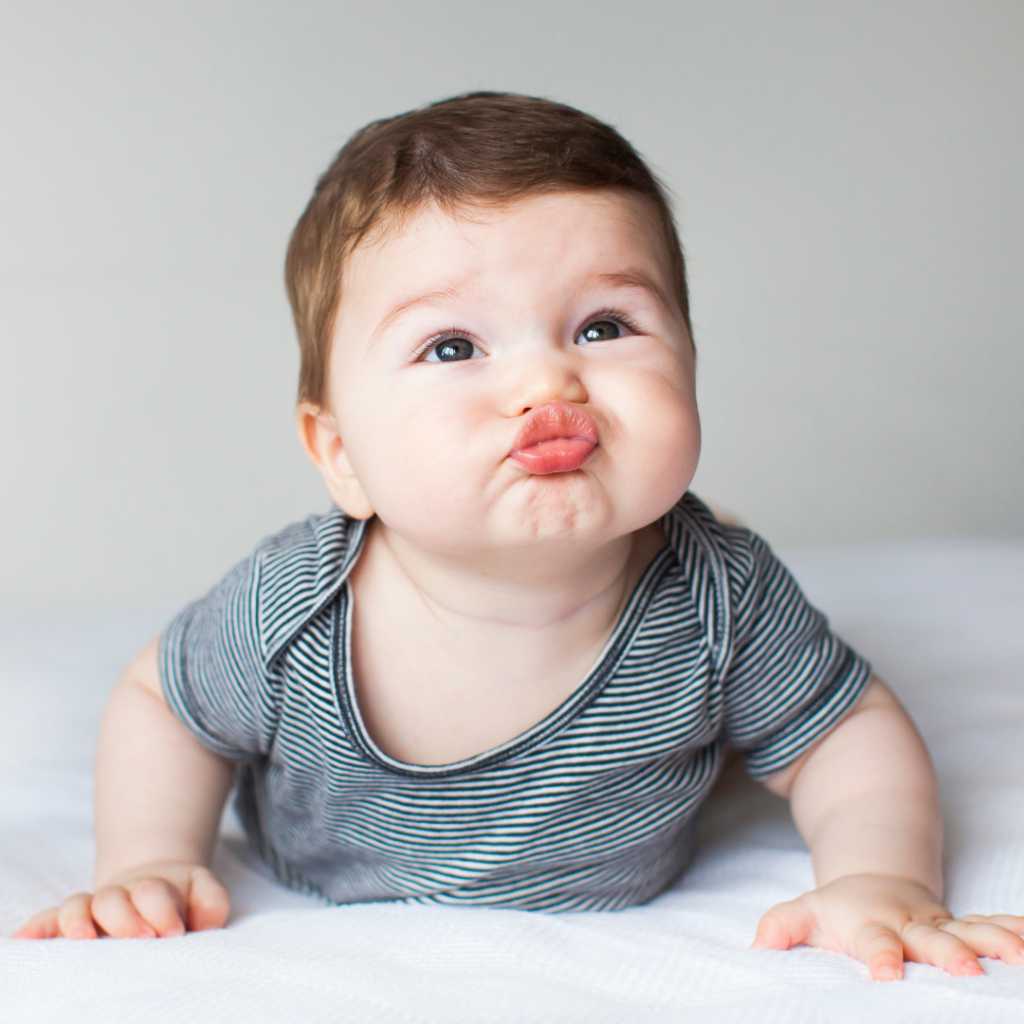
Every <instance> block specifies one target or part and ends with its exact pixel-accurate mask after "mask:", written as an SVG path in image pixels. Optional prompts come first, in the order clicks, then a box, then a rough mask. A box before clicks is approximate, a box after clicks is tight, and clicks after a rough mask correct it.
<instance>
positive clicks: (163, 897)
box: [129, 878, 185, 938]
mask: <svg viewBox="0 0 1024 1024" xmlns="http://www.w3.org/2000/svg"><path fill="white" fill-rule="evenodd" d="M129 894H130V896H131V901H132V903H133V904H134V906H135V909H136V910H137V911H138V912H139V914H140V916H141V917H142V918H143V920H144V921H146V922H147V923H148V924H149V925H150V926H151V927H152V928H153V931H155V932H156V934H157V935H159V936H160V937H161V938H172V937H175V936H178V935H184V934H185V922H184V920H183V919H182V914H183V911H184V909H185V907H184V903H185V901H184V900H183V899H182V898H181V893H179V892H178V890H177V889H175V888H174V886H173V885H171V884H170V883H169V882H166V881H164V879H162V878H143V879H142V880H141V881H139V882H135V883H134V884H133V885H132V886H131V888H130V889H129Z"/></svg>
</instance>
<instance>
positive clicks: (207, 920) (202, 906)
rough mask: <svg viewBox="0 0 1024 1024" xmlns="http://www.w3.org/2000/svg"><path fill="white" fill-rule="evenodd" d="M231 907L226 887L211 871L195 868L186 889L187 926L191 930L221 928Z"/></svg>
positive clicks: (199, 930)
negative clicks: (190, 882)
mask: <svg viewBox="0 0 1024 1024" xmlns="http://www.w3.org/2000/svg"><path fill="white" fill-rule="evenodd" d="M230 909H231V898H230V897H229V896H228V891H227V889H225V888H224V886H223V885H221V883H220V880H219V879H218V878H217V876H216V875H215V874H214V873H213V872H212V871H207V870H206V869H205V868H197V869H196V870H195V871H194V872H193V873H192V884H191V885H190V886H189V891H188V926H189V929H190V930H191V931H194V932H201V931H205V930H206V929H207V928H223V927H224V922H225V921H226V920H227V919H228V911H229V910H230Z"/></svg>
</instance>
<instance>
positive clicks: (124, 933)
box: [92, 885, 156, 939]
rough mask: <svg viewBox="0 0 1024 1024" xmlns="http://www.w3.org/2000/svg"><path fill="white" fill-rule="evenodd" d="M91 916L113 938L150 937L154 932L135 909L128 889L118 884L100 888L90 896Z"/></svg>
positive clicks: (153, 935) (154, 935)
mask: <svg viewBox="0 0 1024 1024" xmlns="http://www.w3.org/2000/svg"><path fill="white" fill-rule="evenodd" d="M92 916H93V919H94V920H95V921H96V923H97V924H98V925H99V926H100V927H101V928H102V929H103V930H104V931H105V932H106V933H107V934H108V935H113V936H114V938H115V939H152V938H155V937H156V932H155V931H154V930H153V928H152V927H151V926H150V925H149V923H148V922H147V921H145V920H144V919H143V918H142V915H141V914H140V913H139V912H138V911H137V910H136V909H135V906H134V904H133V903H132V901H131V899H130V897H129V896H128V890H127V889H124V888H122V887H121V886H120V885H112V886H110V887H109V888H107V889H100V891H99V892H98V893H96V895H95V896H93V898H92Z"/></svg>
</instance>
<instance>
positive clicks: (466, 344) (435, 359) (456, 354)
mask: <svg viewBox="0 0 1024 1024" xmlns="http://www.w3.org/2000/svg"><path fill="white" fill-rule="evenodd" d="M476 352H477V347H476V345H474V344H473V342H471V341H470V340H469V339H468V338H445V339H444V341H439V342H438V343H437V344H436V345H435V346H434V347H433V348H432V349H430V351H429V352H427V354H426V355H425V356H424V357H423V361H424V362H425V363H457V362H459V361H460V360H462V359H472V358H473V355H474V354H475V353H476Z"/></svg>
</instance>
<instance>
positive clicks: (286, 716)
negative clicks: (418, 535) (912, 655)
mask: <svg viewBox="0 0 1024 1024" xmlns="http://www.w3.org/2000/svg"><path fill="white" fill-rule="evenodd" d="M660 525H661V528H662V530H663V532H664V534H665V537H666V538H667V542H668V543H667V544H666V546H665V547H664V548H662V550H661V551H660V552H659V553H658V554H657V555H656V556H655V558H654V560H653V561H652V562H651V564H650V565H649V566H648V568H647V570H646V572H645V573H644V575H643V578H642V579H641V580H640V582H639V584H638V585H637V587H636V590H635V591H634V593H633V595H632V597H631V598H630V600H629V603H628V605H627V606H626V608H625V610H624V612H623V613H622V617H621V619H620V621H619V623H618V624H617V626H616V628H615V630H614V632H613V633H612V635H611V637H610V638H609V640H608V642H607V644H606V645H605V648H604V650H603V651H602V653H601V655H600V656H599V658H598V659H597V662H596V664H595V665H594V666H593V668H592V669H591V670H590V672H589V674H588V675H587V676H586V678H585V679H584V680H583V682H582V683H581V685H580V686H579V687H578V689H577V690H576V691H575V692H574V693H573V694H572V695H571V696H570V697H569V698H568V699H567V700H566V701H565V702H564V703H563V704H562V705H561V706H560V707H558V708H557V709H556V710H555V711H553V712H552V713H551V714H550V715H548V716H547V717H546V718H544V719H543V720H542V721H540V722H538V723H537V724H536V725H534V726H533V727H532V728H530V729H528V730H527V731H526V732H524V733H522V734H521V735H519V736H517V737H516V738H514V739H512V740H510V741H509V742H507V743H504V744H502V745H501V746H499V747H497V748H495V749H492V750H489V751H486V752H485V753H482V754H479V755H477V756H475V757H471V758H468V759H466V760H464V761H459V762H457V763H454V764H447V765H440V766H421V765H413V764H406V763H403V762H400V761H396V760H395V759H393V758H391V757H389V756H388V755H387V754H385V753H384V752H383V751H381V750H380V749H379V748H378V747H377V745H376V744H375V743H374V741H373V739H372V738H371V737H370V735H369V734H368V733H367V730H366V728H365V726H364V724H363V722H362V719H361V717H360V713H359V708H358V706H357V703H356V698H355V689H354V687H353V683H352V671H351V658H350V640H351V623H352V593H351V589H350V588H349V586H348V584H347V583H346V579H347V576H348V573H349V571H350V570H351V568H352V566H353V565H354V564H355V561H356V559H357V558H358V556H359V550H360V545H361V542H362V538H363V534H364V529H365V523H363V522H360V521H357V520H352V519H349V518H348V517H346V516H345V515H344V514H343V513H341V512H339V511H337V510H334V511H332V512H329V513H328V514H326V515H324V516H313V517H311V518H310V519H308V520H306V521H305V522H304V523H300V524H297V525H295V526H292V527H290V528H288V529H287V530H284V531H283V532H282V533H280V534H277V535H276V536H274V537H270V538H268V539H267V540H265V541H263V542H262V543H261V544H260V545H259V547H258V548H257V549H256V551H255V552H254V554H253V555H252V557H250V558H249V559H248V560H247V561H245V562H243V563H242V564H241V565H239V566H237V567H236V568H235V569H234V570H233V571H232V572H231V573H230V574H229V575H228V576H227V577H226V578H225V579H224V580H223V582H222V583H220V584H219V585H218V586H217V587H216V588H215V589H214V590H213V591H212V592H211V593H210V594H209V595H208V596H207V597H205V598H203V599H202V600H201V601H198V602H196V603H194V604H192V605H190V606H189V607H187V608H186V609H185V610H184V611H182V612H181V613H180V614H179V615H178V617H177V618H176V619H175V620H174V621H173V622H172V623H171V625H170V626H169V627H168V629H167V631H166V633H165V634H164V636H163V639H162V641H161V646H160V670H161V677H162V682H163V687H164V692H165V694H166V697H167V700H168V703H169V705H170V707H171V709H172V710H173V711H174V713H175V714H176V715H177V717H178V718H179V719H180V720H181V721H182V722H183V723H184V725H185V726H186V728H187V729H188V730H189V731H190V732H191V733H192V735H193V736H195V738H196V739H197V740H198V741H199V742H200V743H202V744H203V745H204V746H205V747H207V748H209V749H210V750H212V751H214V752H215V753H217V754H219V755H221V756H223V757H226V758H230V759H232V760H234V761H236V762H238V764H239V774H238V791H237V799H236V803H237V807H238V810H239V813H240V816H241V819H242V821H243V823H244V825H245V827H246V830H247V832H248V834H249V837H250V840H251V842H252V843H253V845H254V847H255V848H256V850H257V851H258V852H259V853H260V855H261V856H262V857H263V858H264V859H265V860H266V861H267V862H268V863H269V864H270V865H271V866H272V867H273V868H274V870H275V871H276V872H277V874H278V875H279V877H280V878H281V879H282V880H283V881H284V882H285V883H286V884H288V885H290V886H293V887H295V888H297V889H301V890H304V891H307V892H311V893H316V894H319V895H321V896H323V897H324V898H326V899H327V900H330V901H332V902H335V903H349V902H356V901H365V900H395V899H401V900H408V901H413V902H421V903H450V904H478V905H490V906H502V907H518V908H524V909H537V910H587V909H615V908H621V907H627V906H632V905H635V904H638V903H643V902H644V901H646V900H649V899H651V898H652V897H653V896H655V895H656V894H658V893H659V892H661V891H662V890H664V889H665V888H666V887H667V886H668V885H670V884H671V883H672V882H673V880H674V879H676V878H677V877H678V876H679V874H680V872H681V871H682V870H683V869H684V868H685V867H686V864H687V862H688V860H689V858H690V856H691V854H692V849H693V843H694V833H695V827H696V813H697V808H698V807H699V805H700V803H701V801H702V800H703V799H704V798H705V796H706V795H707V793H708V791H709V789H710V788H711V785H712V783H713V781H714V778H715V775H716V772H717V770H718V768H719V767H720V765H721V762H722V756H723V746H724V745H725V744H729V745H731V746H733V747H737V748H739V749H740V750H741V751H743V753H744V755H745V757H746V762H747V766H748V769H749V771H750V773H751V774H752V775H753V776H754V777H755V778H763V777H764V776H767V775H770V774H771V773H773V772H775V771H778V770H779V769H781V768H784V767H785V766H786V765H788V764H790V763H791V762H793V761H794V760H795V759H796V758H797V757H799V756H800V754H801V753H803V752H804V751H805V750H806V749H807V748H808V747H809V746H810V745H811V744H813V743H814V742H815V741H816V740H817V739H819V738H820V737H821V736H822V735H823V734H824V733H825V732H827V731H828V730H829V729H830V728H831V727H832V726H834V725H835V724H836V723H837V721H838V720H839V719H840V718H841V717H842V715H843V714H844V713H845V712H847V711H848V710H849V709H850V708H851V707H852V706H853V705H854V704H855V703H856V701H857V699H858V697H859V696H860V695H861V693H862V692H863V690H864V688H865V686H866V684H867V681H868V678H869V676H870V669H869V667H868V665H867V663H866V662H865V661H864V660H863V659H862V658H860V657H859V656H858V655H857V654H855V653H854V652H853V651H852V650H850V648H848V647H847V646H846V645H845V644H844V643H843V642H842V641H841V640H839V639H838V638H837V637H836V636H834V635H833V634H832V633H830V632H829V629H828V624H827V622H826V620H825V618H824V616H822V615H821V614H820V613H819V612H818V611H816V610H815V609H814V608H812V607H811V606H810V605H809V604H808V603H807V601H806V599H805V598H804V596H803V595H802V594H801V592H800V590H799V589H798V588H797V586H796V584H795V583H794V582H793V580H792V578H791V577H790V575H789V573H788V572H787V571H786V570H785V568H784V567H783V566H782V565H781V563H779V562H778V560H777V559H776V558H775V557H774V556H773V555H772V553H771V551H770V550H769V548H768V546H767V545H766V544H765V543H764V541H762V540H761V539H760V538H759V537H757V536H755V535H754V534H752V533H750V532H749V531H748V530H745V529H740V528H736V527H727V526H723V525H721V524H719V523H718V522H717V521H716V520H715V519H714V517H713V516H712V515H711V513H710V512H709V511H708V510H707V508H706V507H705V506H704V505H703V504H701V502H700V501H699V500H697V499H696V498H694V497H693V496H692V495H689V494H688V495H686V496H685V497H684V498H683V499H682V501H680V502H679V504H678V505H676V507H675V508H673V509H672V510H671V511H670V512H669V513H668V514H667V515H666V516H664V518H663V519H662V520H661V522H660ZM396 639H398V638H396Z"/></svg>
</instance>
